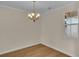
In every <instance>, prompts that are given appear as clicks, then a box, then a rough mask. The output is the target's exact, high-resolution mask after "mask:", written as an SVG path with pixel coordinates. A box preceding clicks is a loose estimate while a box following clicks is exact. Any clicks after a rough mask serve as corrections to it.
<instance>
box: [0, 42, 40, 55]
mask: <svg viewBox="0 0 79 59" xmlns="http://www.w3.org/2000/svg"><path fill="white" fill-rule="evenodd" d="M37 44H40V43H34V44H29V45H26V46H21V47H17V48H14V49H10V50H7V51H3V52H0V55H2V54H5V53H9V52H12V51H16V50H20V49H23V48H27V47H30V46H34V45H37Z"/></svg>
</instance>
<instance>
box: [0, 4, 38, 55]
mask: <svg viewBox="0 0 79 59" xmlns="http://www.w3.org/2000/svg"><path fill="white" fill-rule="evenodd" d="M39 41H40V20H37V21H36V22H35V23H34V22H32V21H31V20H29V19H27V12H25V11H23V10H19V9H15V8H11V7H8V6H2V5H1V6H0V54H2V53H5V52H9V51H12V50H16V49H19V48H25V47H28V46H31V45H34V44H38V43H39Z"/></svg>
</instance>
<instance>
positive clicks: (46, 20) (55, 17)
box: [41, 4, 78, 56]
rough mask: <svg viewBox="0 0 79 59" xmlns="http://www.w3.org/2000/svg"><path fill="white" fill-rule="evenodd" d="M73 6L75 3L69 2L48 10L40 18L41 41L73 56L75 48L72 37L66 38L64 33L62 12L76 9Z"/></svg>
mask: <svg viewBox="0 0 79 59" xmlns="http://www.w3.org/2000/svg"><path fill="white" fill-rule="evenodd" d="M75 6H76V5H75V4H69V5H66V6H64V7H61V8H57V9H55V10H51V11H48V12H47V13H45V14H44V16H43V18H42V36H41V41H42V43H43V44H46V45H48V46H49V47H51V48H55V49H57V50H59V51H62V52H64V53H66V54H68V55H70V56H75V54H76V53H75V49H76V48H74V45H75V43H74V39H73V38H67V37H66V35H65V32H64V30H65V28H64V13H65V12H67V11H74V10H77V9H76V7H75ZM77 47H78V46H77ZM77 51H78V50H77Z"/></svg>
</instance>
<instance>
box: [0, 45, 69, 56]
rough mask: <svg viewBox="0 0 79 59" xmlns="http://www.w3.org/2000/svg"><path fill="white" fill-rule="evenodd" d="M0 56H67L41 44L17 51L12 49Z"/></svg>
mask: <svg viewBox="0 0 79 59" xmlns="http://www.w3.org/2000/svg"><path fill="white" fill-rule="evenodd" d="M0 56H1V57H69V56H68V55H66V54H64V53H61V52H59V51H56V50H54V49H52V48H49V47H47V46H45V45H42V44H38V45H35V46H32V47H28V48H24V49H20V50H18V51H13V52H10V53H6V54H3V55H0Z"/></svg>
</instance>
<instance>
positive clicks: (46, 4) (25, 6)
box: [0, 1, 73, 13]
mask: <svg viewBox="0 0 79 59" xmlns="http://www.w3.org/2000/svg"><path fill="white" fill-rule="evenodd" d="M32 3H33V2H32V1H0V4H2V5H7V6H10V7H13V8H18V9H22V10H28V11H31V10H32ZM70 3H73V2H72V1H37V2H36V3H35V6H36V9H37V11H38V12H40V13H43V12H46V11H48V8H49V9H54V8H58V7H61V6H64V5H66V4H70Z"/></svg>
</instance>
